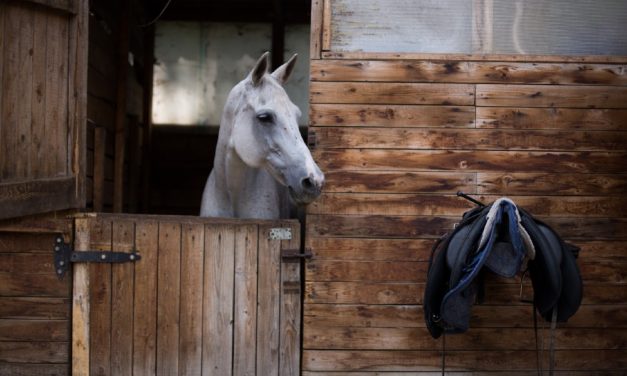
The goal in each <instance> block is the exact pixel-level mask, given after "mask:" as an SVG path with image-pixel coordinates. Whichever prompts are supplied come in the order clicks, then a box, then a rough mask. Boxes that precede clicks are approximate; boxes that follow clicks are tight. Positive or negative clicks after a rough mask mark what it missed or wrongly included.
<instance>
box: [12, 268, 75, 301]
mask: <svg viewBox="0 0 627 376" xmlns="http://www.w3.org/2000/svg"><path fill="white" fill-rule="evenodd" d="M70 292H71V283H70V281H69V278H68V279H66V280H64V281H59V279H58V278H57V276H56V275H55V274H53V273H47V274H46V273H44V274H37V275H36V276H33V275H21V274H9V273H0V296H22V297H26V296H28V297H58V298H63V297H67V296H69V294H70Z"/></svg>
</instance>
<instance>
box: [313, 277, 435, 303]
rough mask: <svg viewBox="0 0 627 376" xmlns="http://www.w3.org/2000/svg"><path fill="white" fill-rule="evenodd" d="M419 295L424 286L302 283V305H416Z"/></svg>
mask: <svg viewBox="0 0 627 376" xmlns="http://www.w3.org/2000/svg"><path fill="white" fill-rule="evenodd" d="M423 294H424V283H376V282H310V281H309V280H307V282H306V283H305V303H325V304H420V303H422V296H423Z"/></svg>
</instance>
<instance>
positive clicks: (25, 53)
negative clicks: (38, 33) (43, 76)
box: [12, 7, 35, 180]
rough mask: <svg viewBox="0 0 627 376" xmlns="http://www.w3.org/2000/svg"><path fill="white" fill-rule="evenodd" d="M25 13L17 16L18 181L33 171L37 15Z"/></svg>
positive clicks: (16, 167)
mask: <svg viewBox="0 0 627 376" xmlns="http://www.w3.org/2000/svg"><path fill="white" fill-rule="evenodd" d="M18 9H21V10H22V11H21V12H20V13H18V14H17V15H16V17H17V18H18V20H19V21H18V22H19V39H18V41H19V42H18V43H19V46H20V51H19V56H18V64H19V65H18V66H19V69H18V72H17V74H18V76H17V80H18V82H19V85H18V87H17V93H16V94H17V97H18V102H17V109H16V110H17V113H18V123H17V128H16V129H15V131H16V135H15V136H16V138H17V139H16V141H17V143H16V145H15V146H16V148H15V154H14V155H13V156H12V162H13V164H14V167H15V171H14V172H15V175H14V177H16V178H17V179H18V180H25V179H27V178H29V172H30V170H31V167H30V164H31V160H30V150H31V123H32V116H33V113H32V105H33V104H32V96H33V54H34V52H33V48H34V46H33V39H34V38H33V24H34V21H35V19H34V12H32V10H31V9H29V8H28V7H24V8H18Z"/></svg>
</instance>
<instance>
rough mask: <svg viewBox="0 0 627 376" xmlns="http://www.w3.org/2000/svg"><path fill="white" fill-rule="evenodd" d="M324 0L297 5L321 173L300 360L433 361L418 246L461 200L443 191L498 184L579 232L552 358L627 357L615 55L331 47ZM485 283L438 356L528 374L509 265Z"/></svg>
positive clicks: (621, 78) (324, 367)
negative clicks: (573, 299)
mask: <svg viewBox="0 0 627 376" xmlns="http://www.w3.org/2000/svg"><path fill="white" fill-rule="evenodd" d="M329 3H330V1H322V0H319V1H317V0H314V2H313V10H312V51H311V56H312V61H311V86H310V87H311V89H310V90H311V91H310V101H311V110H310V111H311V112H310V119H311V120H310V122H311V126H312V128H311V129H312V130H313V131H315V134H316V137H315V139H316V144H315V147H314V158H315V159H316V161H317V162H318V163H319V165H320V167H321V168H322V170H323V171H325V174H326V178H327V183H326V185H325V188H324V192H323V195H322V197H321V198H320V199H319V200H318V201H316V202H315V203H314V204H312V205H311V207H310V208H309V211H308V217H307V245H308V246H309V247H311V248H312V249H313V252H314V259H313V260H311V261H308V262H307V267H306V291H305V305H304V343H303V347H304V349H303V373H304V374H305V375H308V376H313V375H322V374H328V375H349V374H353V373H351V372H358V373H359V374H366V373H368V372H372V373H373V374H375V373H376V374H379V372H381V373H385V372H391V374H395V375H396V374H399V375H400V374H420V373H421V372H424V373H429V374H431V373H433V372H438V371H439V370H440V367H441V351H440V350H441V348H442V340H441V339H440V340H437V341H436V340H433V339H432V338H431V337H430V335H429V333H428V332H427V329H426V327H425V324H424V319H423V311H422V305H421V304H422V295H423V291H424V286H425V280H426V273H427V267H428V259H429V255H430V249H431V246H432V245H433V243H434V242H435V240H436V239H437V238H438V237H439V236H441V235H442V234H444V233H445V232H446V231H448V230H449V229H451V228H452V226H453V224H454V223H455V222H457V221H459V219H460V218H461V214H462V213H463V212H464V211H466V210H468V209H470V208H471V207H472V204H471V203H469V202H468V201H466V200H463V199H461V198H458V197H456V196H455V193H456V192H457V191H460V190H461V191H464V192H466V193H470V194H472V195H474V196H475V197H476V198H478V199H480V200H482V201H484V202H490V201H492V200H494V199H496V198H498V197H500V196H509V197H511V198H512V199H513V200H515V201H516V202H517V203H518V204H519V205H521V206H522V207H524V208H526V209H528V210H529V211H530V212H531V213H533V214H534V215H537V216H539V217H540V218H542V219H544V220H546V221H547V222H548V223H550V224H551V225H552V226H554V227H555V229H556V230H557V231H558V232H559V233H560V234H561V235H562V236H563V237H564V238H566V239H567V240H568V241H570V242H573V243H575V244H577V245H578V246H580V247H581V249H582V250H581V253H580V257H579V260H578V264H579V266H580V268H581V272H582V275H583V279H584V301H583V305H582V307H581V308H580V310H579V312H578V313H577V314H576V315H575V316H574V317H573V318H572V319H571V320H570V321H569V322H568V323H567V324H564V325H559V327H558V330H557V342H556V343H557V351H556V366H557V369H558V370H559V371H558V374H578V375H584V374H586V375H587V374H605V373H608V374H621V373H624V372H627V362H626V361H625V360H626V359H627V315H625V310H626V309H627V293H626V291H627V289H626V288H625V283H626V282H627V274H626V273H625V270H627V246H625V240H627V217H626V216H625V212H626V211H627V198H625V193H627V75H626V74H625V73H626V71H627V61H622V62H621V61H620V59H618V58H611V59H608V60H611V62H609V61H608V62H605V60H603V59H601V60H602V61H585V58H578V59H573V58H564V59H563V61H560V58H559V57H552V58H551V59H549V60H548V61H550V62H542V61H540V62H534V63H528V62H525V61H524V56H513V57H510V58H507V57H506V56H497V57H495V58H494V60H493V61H490V59H489V57H487V56H481V57H479V58H477V59H473V58H472V57H470V56H469V57H467V58H462V57H459V56H457V57H455V56H445V57H439V58H438V57H436V56H432V57H429V56H427V55H418V54H413V55H408V56H404V55H402V54H379V55H377V54H366V53H353V54H351V53H335V52H334V51H326V50H325V49H324V48H325V38H328V34H329V32H330V30H329V28H330V27H331V25H330V24H328V23H327V22H326V21H328V20H327V19H325V18H324V17H323V12H324V11H328V9H329V8H328V4H329ZM325 5H326V6H327V8H325ZM327 45H328V44H327ZM575 60H582V61H583V62H576V61H575ZM531 293H532V291H531V286H530V285H526V287H525V295H526V296H527V297H529V296H530V294H531ZM486 295H487V296H486V303H485V304H483V305H481V306H475V307H474V308H473V315H474V316H473V319H472V321H471V328H470V330H469V331H468V333H466V334H461V335H451V336H447V337H446V354H447V355H446V365H447V370H448V371H453V370H454V371H456V372H460V373H461V374H464V373H469V374H470V373H472V374H483V373H488V372H495V373H496V374H517V375H518V374H536V351H535V342H534V332H533V318H532V309H531V307H530V306H529V305H528V304H524V303H521V302H520V301H519V285H518V281H517V280H504V279H501V278H496V277H490V278H488V281H487V287H486ZM544 355H545V368H546V366H547V363H546V359H548V357H547V356H548V355H547V353H546V352H545V353H544ZM490 374H494V373H490Z"/></svg>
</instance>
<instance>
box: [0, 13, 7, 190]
mask: <svg viewBox="0 0 627 376" xmlns="http://www.w3.org/2000/svg"><path fill="white" fill-rule="evenodd" d="M7 8H8V6H7V5H6V4H4V3H3V4H0V31H2V32H1V33H0V51H2V52H0V83H1V84H2V86H3V87H4V85H5V81H4V77H5V76H4V69H5V66H6V65H7V64H6V62H5V59H6V60H8V58H5V47H4V39H5V35H6V30H5V27H4V25H5V24H6V21H5V14H6V13H7ZM3 97H4V89H3V90H0V116H2V117H3V119H4V116H5V105H4V100H3ZM3 121H4V120H3ZM5 133H6V130H5V129H4V126H3V127H0V145H2V148H3V149H4V147H5V146H4V145H5V142H6V141H4V140H3V137H4V134H5ZM0 157H2V159H0V179H1V178H3V177H4V170H5V168H6V165H7V164H8V163H7V162H6V161H5V160H4V158H5V157H6V156H5V154H4V151H3V150H0Z"/></svg>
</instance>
